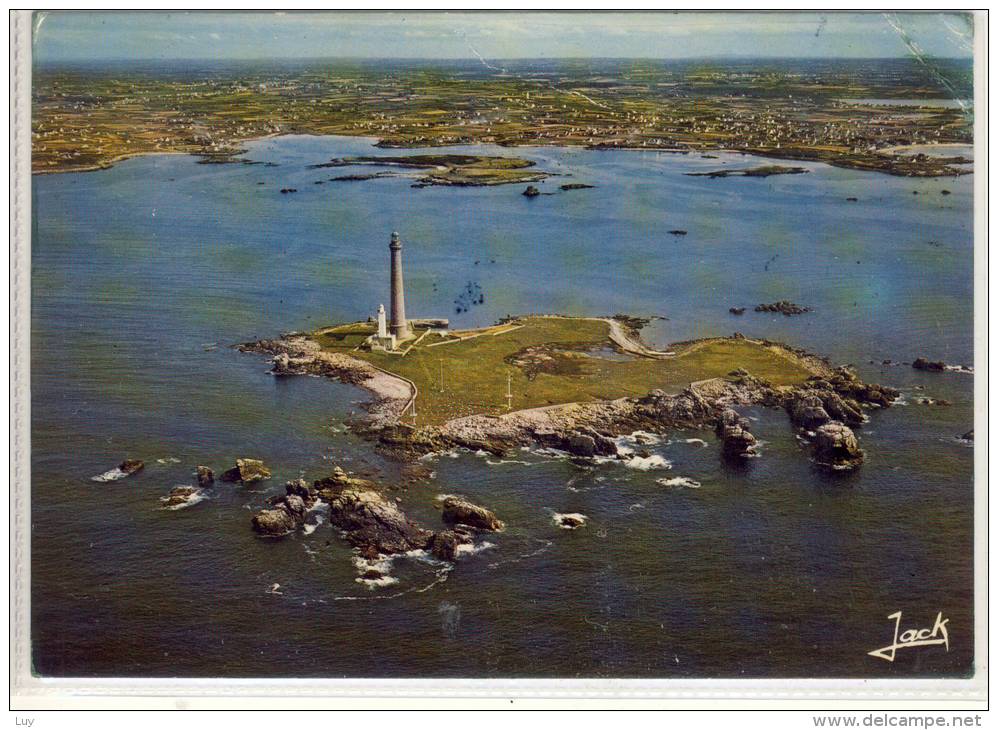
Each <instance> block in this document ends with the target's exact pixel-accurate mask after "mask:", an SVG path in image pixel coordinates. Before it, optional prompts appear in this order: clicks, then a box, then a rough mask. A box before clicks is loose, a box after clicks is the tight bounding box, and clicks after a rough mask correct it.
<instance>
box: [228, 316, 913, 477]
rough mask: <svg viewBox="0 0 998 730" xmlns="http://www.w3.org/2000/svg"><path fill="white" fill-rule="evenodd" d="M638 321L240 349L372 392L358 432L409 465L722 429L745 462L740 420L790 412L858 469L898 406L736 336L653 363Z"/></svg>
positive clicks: (698, 343) (558, 320)
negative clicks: (393, 344)
mask: <svg viewBox="0 0 998 730" xmlns="http://www.w3.org/2000/svg"><path fill="white" fill-rule="evenodd" d="M635 321H637V322H640V320H635V319H634V318H623V320H621V319H616V318H581V317H563V316H539V315H534V316H525V317H521V318H511V319H507V320H504V321H503V322H501V323H499V324H497V325H494V326H491V327H486V328H481V329H476V330H462V331H445V330H439V329H434V328H432V327H424V328H420V327H419V326H418V325H416V327H415V330H416V331H415V332H414V336H415V339H414V341H413V343H412V344H411V345H409V346H408V348H407V349H405V350H404V351H403V352H402V353H388V352H379V351H376V350H371V349H365V348H364V347H363V343H364V342H365V340H366V339H367V338H368V337H369V336H370V335H371V334H372V333H373V331H374V325H373V324H371V323H366V322H358V323H353V324H348V325H341V326H336V327H328V328H323V329H319V330H316V331H314V332H310V333H302V332H297V333H288V334H286V335H283V336H282V337H280V338H277V339H272V340H261V341H258V342H252V343H246V344H243V345H240V346H239V347H240V349H241V350H243V351H245V352H256V353H264V354H267V355H269V356H271V358H272V362H273V366H272V372H273V373H274V375H275V376H278V377H283V376H288V375H300V374H308V375H320V376H326V377H331V378H336V379H339V380H342V381H345V382H349V383H352V384H355V385H358V386H360V387H363V388H365V389H366V390H368V391H369V392H370V393H372V394H373V396H374V398H373V399H372V401H371V402H370V403H368V404H367V414H366V417H365V418H363V419H360V420H357V421H356V422H354V423H353V424H351V425H352V428H353V429H354V430H355V431H356V432H358V433H360V434H362V435H364V436H365V437H367V438H369V439H371V440H372V441H374V442H375V443H376V444H377V446H378V447H379V449H380V450H381V451H383V452H384V453H386V454H389V455H391V456H393V457H396V458H398V459H402V460H412V459H416V458H418V457H421V456H423V455H426V454H428V453H433V452H440V451H444V450H448V449H452V448H455V447H458V448H466V449H470V450H473V451H479V450H482V451H486V452H489V453H493V454H497V455H501V454H504V453H506V452H507V451H509V450H510V449H513V448H516V447H519V446H526V445H532V446H542V447H547V448H553V449H556V450H559V451H562V452H567V453H568V454H571V455H572V456H574V457H578V458H606V457H609V458H616V457H620V456H621V454H620V452H619V449H618V447H617V444H616V443H615V441H614V438H615V437H617V436H620V435H622V434H629V433H633V432H635V431H638V430H641V431H648V432H652V433H665V432H669V431H672V430H676V429H713V430H715V432H716V433H717V434H718V437H719V439H721V440H722V441H724V444H725V448H724V450H723V454H724V455H725V456H731V457H734V458H745V457H747V456H752V455H754V438H752V435H751V434H750V433H748V424H747V422H745V421H744V420H743V419H741V418H740V417H739V415H738V413H737V411H736V410H733V409H737V408H739V407H743V406H749V405H762V406H767V407H772V408H779V409H783V410H784V411H785V412H786V413H787V415H788V417H789V420H790V422H791V424H792V425H793V426H794V427H795V428H797V429H799V433H800V436H801V439H802V441H803V442H804V443H806V444H807V445H808V448H809V450H810V454H811V457H812V458H813V460H814V461H815V462H816V463H818V464H821V465H824V466H827V467H830V468H833V469H845V468H853V467H855V466H858V465H859V464H860V463H861V462H862V458H863V457H862V452H861V450H860V449H859V445H858V441H857V440H856V438H855V435H854V434H853V431H852V429H854V428H858V427H860V426H861V425H862V424H863V423H864V421H865V420H867V416H866V411H868V410H875V409H878V408H887V407H889V406H890V405H891V403H892V402H893V401H894V400H895V399H896V398H897V397H898V392H897V391H895V390H893V389H891V388H887V387H882V386H878V385H872V384H867V383H863V382H862V381H861V380H860V379H859V378H858V377H857V376H856V375H855V374H854V373H853V372H852V371H851V370H849V369H848V368H844V367H839V368H835V367H832V366H831V365H830V364H829V363H827V362H826V361H825V360H823V359H821V358H819V357H816V356H814V355H811V354H809V353H806V352H804V351H802V350H797V349H794V348H791V347H788V346H786V345H783V344H780V343H775V342H770V341H767V340H754V339H748V338H745V337H743V336H741V335H739V334H737V333H736V334H735V335H734V336H732V337H729V338H710V339H702V340H695V341H691V342H683V343H676V344H674V345H672V346H671V347H670V348H669V349H668V350H667V351H657V350H653V349H651V348H649V347H648V346H647V345H645V344H644V343H643V342H641V340H640V339H639V337H638V336H637V333H636V330H635V325H634V324H633V323H634V322H635ZM625 324H626V325H627V326H625ZM607 352H613V354H614V356H613V357H612V358H611V357H608V356H607V355H606V353H607ZM441 374H446V377H445V378H444V379H443V380H441Z"/></svg>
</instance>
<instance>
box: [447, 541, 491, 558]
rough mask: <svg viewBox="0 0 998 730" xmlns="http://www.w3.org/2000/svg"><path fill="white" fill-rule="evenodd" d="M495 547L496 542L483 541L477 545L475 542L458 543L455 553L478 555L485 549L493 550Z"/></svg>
mask: <svg viewBox="0 0 998 730" xmlns="http://www.w3.org/2000/svg"><path fill="white" fill-rule="evenodd" d="M494 547H495V544H494V543H491V542H488V541H483V542H480V543H478V544H477V545H475V544H474V543H465V544H463V545H458V546H457V547H456V548H455V549H454V554H455V555H476V554H477V553H480V552H484V551H485V550H491V549H492V548H494Z"/></svg>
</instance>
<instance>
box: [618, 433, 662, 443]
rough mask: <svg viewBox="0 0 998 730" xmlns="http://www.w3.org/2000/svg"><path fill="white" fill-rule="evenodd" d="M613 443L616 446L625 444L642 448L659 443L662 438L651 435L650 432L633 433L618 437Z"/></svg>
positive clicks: (654, 434) (655, 434)
mask: <svg viewBox="0 0 998 730" xmlns="http://www.w3.org/2000/svg"><path fill="white" fill-rule="evenodd" d="M614 441H615V442H616V444H617V446H623V445H626V444H641V445H643V446H649V445H654V444H657V443H661V441H662V437H661V436H659V435H658V434H657V433H651V432H650V431H635V432H634V433H631V434H626V435H624V436H618V437H617V438H615V439H614Z"/></svg>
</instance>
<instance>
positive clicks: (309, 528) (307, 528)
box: [302, 515, 324, 535]
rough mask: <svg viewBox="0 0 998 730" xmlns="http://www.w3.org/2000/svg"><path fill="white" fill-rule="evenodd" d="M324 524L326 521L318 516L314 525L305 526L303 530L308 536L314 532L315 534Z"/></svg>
mask: <svg viewBox="0 0 998 730" xmlns="http://www.w3.org/2000/svg"><path fill="white" fill-rule="evenodd" d="M323 522H324V520H323V519H322V515H316V516H315V522H314V523H312V524H306V525H304V526H303V527H302V530H303V531H304V532H305V534H306V535H311V534H312V533H313V532H315V531H316V530H317V529H318V527H319V525H321V524H322V523H323Z"/></svg>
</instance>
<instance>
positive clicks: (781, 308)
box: [755, 299, 811, 317]
mask: <svg viewBox="0 0 998 730" xmlns="http://www.w3.org/2000/svg"><path fill="white" fill-rule="evenodd" d="M755 311H757V312H776V313H777V314H782V315H783V316H785V317H791V316H793V315H795V314H804V313H805V312H810V311H811V308H810V307H802V306H800V305H799V304H794V303H793V302H789V301H787V300H786V299H781V300H780V301H778V302H773V303H772V304H759V305H757V306H756V308H755Z"/></svg>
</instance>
